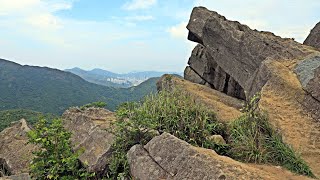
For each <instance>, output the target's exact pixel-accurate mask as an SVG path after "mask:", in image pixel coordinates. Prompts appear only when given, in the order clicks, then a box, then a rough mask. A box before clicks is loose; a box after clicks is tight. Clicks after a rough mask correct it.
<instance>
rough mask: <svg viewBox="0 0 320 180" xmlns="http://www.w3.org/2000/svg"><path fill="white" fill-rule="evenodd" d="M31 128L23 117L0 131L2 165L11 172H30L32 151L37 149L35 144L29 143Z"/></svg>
mask: <svg viewBox="0 0 320 180" xmlns="http://www.w3.org/2000/svg"><path fill="white" fill-rule="evenodd" d="M29 130H30V128H29V127H28V125H27V122H26V120H24V119H22V120H20V121H18V122H15V123H13V124H12V126H11V127H8V128H6V129H4V130H3V131H2V132H1V133H0V165H2V166H4V168H5V169H6V170H7V171H8V172H9V173H10V174H20V173H25V172H28V166H29V163H30V162H31V160H32V158H33V154H32V152H33V151H34V150H36V146H35V145H33V144H28V137H27V132H28V131H29Z"/></svg>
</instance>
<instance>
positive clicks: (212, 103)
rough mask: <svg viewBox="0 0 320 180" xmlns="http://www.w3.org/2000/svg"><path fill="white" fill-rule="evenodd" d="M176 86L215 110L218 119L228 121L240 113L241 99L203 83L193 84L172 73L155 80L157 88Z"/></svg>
mask: <svg viewBox="0 0 320 180" xmlns="http://www.w3.org/2000/svg"><path fill="white" fill-rule="evenodd" d="M172 88H178V89H179V90H181V91H184V92H187V93H189V94H190V95H191V96H193V97H194V99H195V100H196V101H198V102H200V103H203V104H204V105H206V106H207V107H208V108H210V109H212V110H213V111H214V112H216V115H217V117H218V119H220V120H222V121H230V120H233V119H236V118H237V117H239V116H240V115H241V112H240V111H239V109H241V108H242V105H243V103H244V102H243V101H242V100H239V99H237V98H234V97H231V96H228V95H226V94H224V93H221V92H219V91H217V90H214V89H212V88H210V87H207V86H205V85H200V84H195V83H192V82H190V81H187V80H184V79H180V78H178V77H175V76H172V75H163V76H162V77H161V78H160V79H159V81H158V82H157V89H158V90H159V91H161V90H163V89H169V90H170V89H172Z"/></svg>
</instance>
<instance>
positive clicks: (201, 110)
mask: <svg viewBox="0 0 320 180" xmlns="http://www.w3.org/2000/svg"><path fill="white" fill-rule="evenodd" d="M116 113H117V116H118V121H117V122H116V124H115V127H114V128H113V129H114V133H115V135H116V140H115V143H114V144H113V149H114V153H113V155H112V158H111V164H110V166H109V173H108V177H109V178H111V179H112V178H118V177H128V176H129V166H128V162H127V157H126V153H127V151H128V150H129V149H130V148H131V147H132V146H133V145H135V144H142V145H145V144H146V143H147V142H148V141H149V140H151V139H152V138H153V137H154V136H156V135H157V134H160V133H163V132H168V133H170V134H173V135H174V136H176V137H178V138H180V139H182V140H185V141H187V142H188V143H190V144H192V145H195V146H200V147H205V148H211V149H214V150H215V151H216V152H217V153H220V154H223V155H225V154H226V153H227V151H228V148H229V147H228V146H227V145H221V144H215V143H214V142H211V141H210V140H207V139H208V137H209V136H211V135H215V134H220V135H224V133H225V132H226V127H225V125H224V124H222V123H220V122H218V121H217V118H216V115H215V113H214V112H212V111H210V110H208V108H207V107H205V106H203V105H201V104H199V103H197V102H196V101H195V99H194V98H192V97H191V96H190V95H189V94H187V93H185V92H182V91H180V90H179V89H172V90H170V91H168V90H163V91H160V92H159V93H158V94H156V95H149V96H147V97H146V98H145V99H144V101H143V102H141V103H126V104H123V105H122V106H120V107H119V108H118V110H117V111H116Z"/></svg>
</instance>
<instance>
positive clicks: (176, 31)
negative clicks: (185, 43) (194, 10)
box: [167, 22, 188, 39]
mask: <svg viewBox="0 0 320 180" xmlns="http://www.w3.org/2000/svg"><path fill="white" fill-rule="evenodd" d="M186 26H187V22H181V23H179V24H177V25H174V26H172V27H170V28H168V29H167V32H169V33H170V35H171V36H172V37H174V38H181V39H186V38H187V36H188V30H187V29H186Z"/></svg>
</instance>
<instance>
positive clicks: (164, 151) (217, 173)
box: [127, 133, 308, 180]
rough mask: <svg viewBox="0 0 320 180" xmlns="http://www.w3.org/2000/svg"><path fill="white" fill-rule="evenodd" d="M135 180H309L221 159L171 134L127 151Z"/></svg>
mask: <svg viewBox="0 0 320 180" xmlns="http://www.w3.org/2000/svg"><path fill="white" fill-rule="evenodd" d="M127 156H128V160H129V164H130V172H131V175H132V176H133V178H134V179H140V180H149V179H194V180H205V179H207V180H211V179H281V178H282V179H297V180H298V179H308V178H306V177H303V176H297V175H294V174H292V173H290V172H288V171H286V170H283V169H280V168H275V167H269V169H268V170H266V169H263V168H262V167H261V168H262V169H261V168H259V167H258V166H257V167H254V166H250V165H246V164H243V163H240V162H237V161H235V160H233V159H231V158H228V157H224V156H219V155H218V154H217V153H215V152H214V151H213V150H208V149H203V148H198V147H194V146H191V145H190V144H188V143H186V142H185V141H182V140H180V139H178V138H176V137H174V136H172V135H170V134H168V133H163V134H162V135H160V136H157V137H155V138H153V139H152V140H151V141H150V142H149V143H148V144H147V145H145V146H144V147H143V146H141V145H135V146H133V147H132V148H131V149H130V151H129V152H128V155H127Z"/></svg>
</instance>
